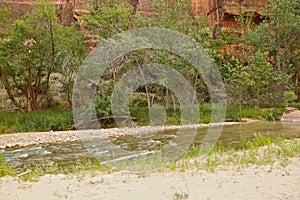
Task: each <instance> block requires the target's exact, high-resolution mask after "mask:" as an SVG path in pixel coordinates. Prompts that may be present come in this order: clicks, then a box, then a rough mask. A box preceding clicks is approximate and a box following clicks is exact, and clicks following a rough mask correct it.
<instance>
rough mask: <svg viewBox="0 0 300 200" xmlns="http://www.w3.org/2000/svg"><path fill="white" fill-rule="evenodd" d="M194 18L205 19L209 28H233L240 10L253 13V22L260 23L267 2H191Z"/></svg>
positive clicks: (256, 0)
mask: <svg viewBox="0 0 300 200" xmlns="http://www.w3.org/2000/svg"><path fill="white" fill-rule="evenodd" d="M192 4H193V14H194V16H195V17H201V16H203V17H206V18H208V19H209V20H210V23H211V26H212V27H216V26H220V27H222V28H229V27H235V25H236V22H235V17H236V16H239V15H240V14H241V9H242V8H243V9H244V10H247V11H249V10H250V11H253V12H254V22H255V23H256V24H259V23H260V22H261V20H262V19H261V15H262V11H263V9H264V8H265V7H266V5H267V4H268V0H192Z"/></svg>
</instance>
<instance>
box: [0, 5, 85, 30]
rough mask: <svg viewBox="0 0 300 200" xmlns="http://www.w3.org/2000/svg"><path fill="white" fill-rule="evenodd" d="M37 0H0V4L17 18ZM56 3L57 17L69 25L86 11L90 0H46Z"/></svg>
mask: <svg viewBox="0 0 300 200" xmlns="http://www.w3.org/2000/svg"><path fill="white" fill-rule="evenodd" d="M37 2H38V1H37V0H0V5H7V6H8V7H9V8H10V9H11V12H12V18H13V19H17V18H20V17H21V16H23V15H24V14H25V13H26V12H30V11H31V10H32V9H33V8H34V6H35V4H36V3H37ZM46 2H52V3H54V4H55V5H57V7H58V9H59V11H60V12H59V19H60V20H61V22H62V23H63V24H64V25H67V26H68V25H70V24H71V23H72V22H74V21H76V20H77V19H78V17H79V16H80V15H81V14H82V13H88V10H89V8H90V5H91V3H90V1H87V0H46Z"/></svg>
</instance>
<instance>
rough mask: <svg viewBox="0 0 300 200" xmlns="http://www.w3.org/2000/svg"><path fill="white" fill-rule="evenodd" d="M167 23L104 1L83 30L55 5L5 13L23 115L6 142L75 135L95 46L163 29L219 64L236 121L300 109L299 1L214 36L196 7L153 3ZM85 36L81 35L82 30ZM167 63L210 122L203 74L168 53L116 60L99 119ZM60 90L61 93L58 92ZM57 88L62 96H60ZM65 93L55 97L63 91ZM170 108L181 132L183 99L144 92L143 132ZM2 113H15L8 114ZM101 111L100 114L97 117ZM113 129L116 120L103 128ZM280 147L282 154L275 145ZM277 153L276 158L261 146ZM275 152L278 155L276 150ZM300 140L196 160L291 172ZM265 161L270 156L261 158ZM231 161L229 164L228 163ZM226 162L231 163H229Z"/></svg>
mask: <svg viewBox="0 0 300 200" xmlns="http://www.w3.org/2000/svg"><path fill="white" fill-rule="evenodd" d="M153 2H154V3H153V6H154V7H155V8H156V9H157V15H155V16H144V15H142V14H140V13H136V14H133V12H132V11H133V10H132V7H131V6H130V5H128V4H127V3H126V2H119V1H118V0H113V1H107V0H97V1H95V2H94V4H93V7H92V8H91V12H90V15H86V16H83V18H84V20H83V21H82V22H81V23H82V24H73V25H72V26H70V27H65V26H62V25H61V24H60V22H59V20H58V18H57V16H58V14H59V13H58V10H57V9H56V7H55V5H53V4H51V3H46V2H43V1H38V2H37V4H36V6H35V9H34V10H33V11H32V12H30V13H27V14H25V15H24V17H22V18H21V19H17V20H15V21H12V20H10V10H9V8H7V7H5V6H3V5H2V4H1V5H0V21H1V23H0V78H1V87H2V88H3V90H2V91H5V94H6V97H7V98H8V99H9V100H10V103H11V104H12V105H13V106H14V107H15V109H16V110H18V111H15V112H7V111H5V109H4V110H3V111H2V112H1V113H0V119H1V120H0V133H13V132H27V131H50V130H67V129H69V128H72V125H73V120H72V112H71V111H70V110H63V109H62V107H65V104H69V107H70V105H72V101H71V97H72V87H73V84H74V78H75V76H76V72H77V71H78V69H79V67H80V65H81V64H82V62H83V60H84V58H85V57H86V55H87V54H88V53H89V51H90V49H91V48H89V47H88V45H87V42H86V41H89V43H93V44H92V46H97V45H100V44H101V41H103V40H105V39H108V38H110V37H111V36H113V35H114V34H117V33H121V32H122V31H126V30H131V29H133V28H142V27H161V28H169V29H172V30H176V31H179V32H181V33H183V34H186V35H188V36H190V37H191V38H193V39H194V40H195V41H196V42H197V43H198V44H199V45H200V46H202V47H203V48H204V49H205V50H206V51H207V52H208V54H209V55H210V56H211V57H212V59H213V60H214V61H215V64H216V66H217V67H218V69H219V71H220V73H221V76H222V79H223V81H224V84H225V87H226V93H227V101H228V103H229V106H228V109H227V120H234V121H237V120H240V119H242V118H258V119H267V120H276V119H278V118H279V116H280V115H281V114H282V113H283V111H284V106H286V105H292V106H294V107H298V108H299V107H300V105H299V104H297V103H294V102H295V101H297V96H298V95H299V81H298V78H299V65H300V57H299V55H300V52H299V49H300V38H299V34H298V33H299V32H300V24H299V23H300V20H299V19H300V7H299V6H300V3H299V1H298V0H284V1H278V0H272V1H270V4H269V6H267V7H266V8H265V10H264V14H263V16H264V17H263V22H262V23H261V24H259V25H255V23H254V22H253V16H254V14H255V13H253V12H252V11H251V10H245V9H244V8H242V7H241V9H240V15H239V16H238V17H236V18H235V20H236V22H237V27H235V29H228V30H218V31H217V34H216V35H215V36H214V37H213V34H212V31H211V29H210V27H209V22H208V21H207V20H205V19H202V18H194V17H193V16H192V15H191V14H190V13H191V2H190V1H189V0H187V1H168V3H165V2H162V1H153ZM78 27H80V28H78ZM87 33H88V34H87ZM153 62H155V63H161V64H164V65H167V66H170V67H172V68H174V69H175V70H177V71H178V72H180V73H181V74H182V75H183V76H184V77H185V78H186V79H187V81H188V82H189V83H190V85H192V86H193V89H194V93H195V99H199V107H200V112H201V114H200V117H201V118H200V119H199V122H205V123H207V122H210V112H211V110H210V103H209V102H210V96H209V92H208V89H207V87H206V84H205V82H204V81H203V79H202V78H201V75H200V74H199V73H198V72H197V71H196V70H195V69H194V68H193V67H192V66H191V65H190V64H189V63H187V62H186V61H184V60H183V59H182V58H180V57H178V56H176V55H173V54H171V53H169V52H164V51H162V50H151V49H148V50H139V51H132V52H130V53H128V54H126V55H124V56H123V57H120V58H118V59H116V60H115V61H114V62H113V63H112V67H111V68H110V69H108V70H106V72H105V73H104V76H103V77H101V79H100V80H99V82H98V83H96V85H97V88H98V90H97V95H96V98H95V104H96V108H95V109H96V111H97V115H98V117H99V118H101V117H105V116H111V115H112V111H111V97H110V96H111V93H112V91H113V88H114V86H115V84H116V83H117V81H118V80H119V79H120V78H121V76H122V75H123V74H124V72H125V71H127V70H131V69H133V68H134V67H135V66H139V65H142V64H151V63H153ZM54 74H60V76H62V77H63V78H62V79H61V80H56V81H57V82H59V83H60V85H61V92H62V93H63V95H62V96H61V95H60V96H59V98H56V97H57V96H56V95H57V91H55V89H57V88H56V87H57V85H55V84H54V83H53V82H51V77H53V76H54ZM51 88H52V89H51ZM53 88H55V89H54V90H53ZM54 91H55V92H54ZM154 104H160V105H162V106H163V107H165V109H166V110H167V122H166V123H167V124H179V123H180V107H179V102H178V100H177V99H176V97H175V96H174V94H173V92H172V91H170V90H169V89H168V88H165V87H163V86H161V85H158V84H148V85H144V86H142V87H140V88H138V90H137V91H135V93H134V94H133V95H132V97H131V98H130V111H131V116H133V117H135V118H137V122H138V125H147V124H149V117H148V110H149V108H151V106H152V105H154ZM1 107H5V106H3V105H1ZM93 109H94V108H93ZM101 123H102V125H104V126H110V124H111V123H112V121H111V119H106V120H102V121H101ZM270 143H274V145H275V146H276V148H273V146H269V145H270ZM265 144H268V146H267V148H266V149H267V150H265V151H261V149H260V148H258V146H261V145H265ZM269 147H270V148H269ZM299 149H300V148H299V142H298V141H297V140H292V141H285V140H284V139H282V138H275V139H271V138H270V139H269V138H263V137H259V138H257V139H256V140H255V141H252V142H245V145H244V146H243V147H241V148H240V149H238V150H236V149H232V148H227V147H224V146H222V145H221V144H218V145H217V146H216V147H214V148H213V150H212V151H210V153H209V154H208V157H207V158H206V159H205V160H204V161H203V162H198V161H197V160H195V161H194V162H193V164H192V166H193V167H196V168H198V169H207V170H209V171H213V170H214V169H215V167H217V166H219V165H223V164H237V166H241V165H244V164H272V162H274V159H275V158H278V159H279V161H280V162H281V163H282V165H283V166H284V165H286V163H288V160H289V158H290V157H293V156H297V155H299ZM261 152H265V153H263V154H262V155H261V156H257V155H258V154H259V155H260V153H261ZM197 154H198V152H197V150H193V149H191V150H190V151H189V152H188V153H186V154H184V155H183V157H182V158H181V159H180V160H179V161H178V162H176V163H172V164H171V165H170V166H169V168H170V169H182V170H184V169H185V168H186V167H189V166H190V164H189V163H190V162H189V161H187V160H186V159H185V158H190V157H193V156H194V155H197ZM223 155H228V159H225V160H224V156H223ZM225 157H226V156H225ZM0 166H1V168H0V175H12V174H14V175H17V176H19V177H20V178H24V179H31V178H32V177H34V176H35V175H42V174H45V173H62V172H69V171H68V170H67V171H64V170H65V169H63V168H61V167H60V166H54V167H50V168H47V169H44V168H42V167H36V168H34V169H28V171H25V172H16V171H14V170H13V169H10V168H9V166H8V165H7V164H5V162H4V161H3V159H2V158H0ZM84 169H103V170H104V171H108V172H111V169H107V168H106V167H103V166H102V165H100V164H99V163H98V162H97V161H95V160H90V161H87V162H83V163H78V165H76V166H74V168H73V169H72V170H71V171H72V172H76V171H77V170H78V171H81V170H84Z"/></svg>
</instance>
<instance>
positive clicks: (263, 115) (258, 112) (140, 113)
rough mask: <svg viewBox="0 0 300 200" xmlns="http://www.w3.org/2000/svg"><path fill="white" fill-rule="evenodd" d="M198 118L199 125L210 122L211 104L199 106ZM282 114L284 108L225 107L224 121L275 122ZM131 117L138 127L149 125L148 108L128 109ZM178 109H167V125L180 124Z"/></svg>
mask: <svg viewBox="0 0 300 200" xmlns="http://www.w3.org/2000/svg"><path fill="white" fill-rule="evenodd" d="M199 111H200V118H199V123H209V122H210V121H211V104H209V103H205V104H201V105H200V106H199ZM283 112H284V106H276V107H273V108H272V107H271V108H270V107H268V106H263V107H257V106H248V105H243V106H240V105H227V110H226V119H227V120H232V121H240V120H241V119H242V118H252V119H262V120H277V119H278V118H279V117H280V116H281V115H282V114H283ZM130 113H131V116H133V117H135V118H136V119H137V122H138V125H140V126H144V125H149V124H150V122H149V115H148V108H146V107H142V108H137V107H134V108H130ZM180 117H181V112H180V107H177V109H176V111H174V110H173V108H169V109H167V120H166V124H167V125H178V124H180V122H181V119H180Z"/></svg>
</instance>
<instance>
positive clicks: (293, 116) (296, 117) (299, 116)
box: [280, 107, 300, 122]
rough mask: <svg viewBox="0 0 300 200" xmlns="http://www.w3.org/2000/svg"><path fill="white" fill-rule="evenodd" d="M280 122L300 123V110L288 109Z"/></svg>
mask: <svg viewBox="0 0 300 200" xmlns="http://www.w3.org/2000/svg"><path fill="white" fill-rule="evenodd" d="M280 120H281V121H283V122H300V110H298V109H297V108H292V107H287V108H286V109H285V112H284V113H283V115H282V116H281V119H280Z"/></svg>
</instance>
